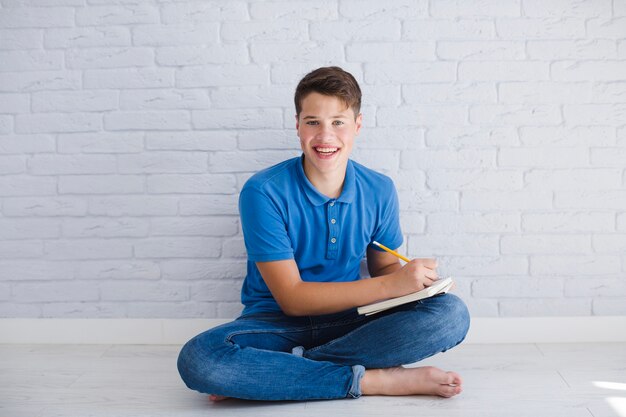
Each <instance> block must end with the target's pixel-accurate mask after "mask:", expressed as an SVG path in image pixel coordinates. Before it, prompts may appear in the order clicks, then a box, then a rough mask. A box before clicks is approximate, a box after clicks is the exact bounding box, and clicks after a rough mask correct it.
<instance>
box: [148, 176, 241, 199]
mask: <svg viewBox="0 0 626 417" xmlns="http://www.w3.org/2000/svg"><path fill="white" fill-rule="evenodd" d="M235 186H236V180H235V177H234V176H233V175H220V174H209V175H207V174H203V175H176V174H172V175H168V174H165V175H150V176H149V177H148V178H147V191H148V193H150V194H234V193H235V192H236V188H235Z"/></svg>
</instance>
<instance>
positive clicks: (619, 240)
mask: <svg viewBox="0 0 626 417" xmlns="http://www.w3.org/2000/svg"><path fill="white" fill-rule="evenodd" d="M592 239H593V249H594V250H595V251H596V252H599V253H617V254H622V253H625V252H626V235H624V234H616V233H613V234H595V235H593V238H592Z"/></svg>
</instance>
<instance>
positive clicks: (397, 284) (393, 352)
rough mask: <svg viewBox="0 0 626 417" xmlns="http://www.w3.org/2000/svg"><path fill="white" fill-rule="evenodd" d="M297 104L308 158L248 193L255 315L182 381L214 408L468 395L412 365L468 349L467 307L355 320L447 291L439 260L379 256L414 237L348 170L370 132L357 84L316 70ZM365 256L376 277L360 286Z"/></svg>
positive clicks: (196, 344) (191, 349) (404, 310)
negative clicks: (433, 288)
mask: <svg viewBox="0 0 626 417" xmlns="http://www.w3.org/2000/svg"><path fill="white" fill-rule="evenodd" d="M295 105H296V129H297V133H298V137H299V138H300V144H301V147H302V152H303V153H302V155H301V156H300V157H298V158H293V159H290V160H287V161H284V162H282V163H280V164H277V165H275V166H272V167H270V168H267V169H265V170H263V171H261V172H259V173H257V174H256V175H254V176H253V177H251V178H250V179H249V180H248V181H247V183H246V184H245V185H244V187H243V189H242V191H241V194H240V202H239V209H240V214H241V221H242V228H243V233H244V240H245V244H246V250H247V253H248V266H247V275H246V278H245V280H244V283H243V287H242V292H241V294H242V302H243V304H244V306H245V308H244V311H243V313H242V315H241V317H239V318H238V319H237V320H235V321H233V322H231V323H227V324H224V325H222V326H219V327H216V328H214V329H211V330H208V331H206V332H204V333H202V334H200V335H198V336H196V337H195V338H193V339H192V340H190V341H189V342H188V343H187V344H186V345H185V346H184V348H183V349H182V351H181V353H180V355H179V360H178V369H179V372H180V374H181V377H182V378H183V380H184V382H185V383H186V384H187V386H188V387H189V388H192V389H195V390H197V391H200V392H203V393H207V394H210V395H211V398H212V399H213V400H219V399H223V398H225V397H237V398H244V399H254V400H310V399H331V398H346V397H350V398H358V397H360V396H361V395H413V394H427V395H440V396H443V397H451V396H454V395H456V394H459V393H460V392H461V389H462V387H461V384H462V381H461V377H460V376H459V375H458V374H456V373H455V372H446V371H443V370H441V369H438V368H434V367H418V368H404V367H402V366H401V365H403V364H408V363H413V362H417V361H420V360H422V359H424V358H427V357H429V356H432V355H434V354H436V353H439V352H442V351H445V350H447V349H450V348H452V347H454V346H456V345H457V344H459V343H460V342H461V341H462V340H463V339H464V337H465V335H466V333H467V330H468V327H469V315H468V312H467V308H466V307H465V305H464V303H463V302H462V301H461V300H460V299H459V298H458V297H456V296H454V295H452V294H445V295H439V296H436V297H432V298H429V299H425V300H421V301H418V302H414V303H410V304H405V305H402V306H399V307H396V308H394V309H391V310H388V311H385V312H383V313H380V314H376V315H373V316H360V315H358V314H357V312H356V307H358V306H361V305H365V304H369V303H372V302H374V301H378V300H381V299H384V298H390V297H397V296H401V295H405V294H408V293H410V292H414V291H417V290H420V289H422V288H424V287H425V286H429V285H431V284H432V283H433V281H434V280H436V279H437V278H438V275H437V263H436V261H435V260H433V259H414V260H412V261H411V262H409V263H407V264H406V265H404V266H402V265H401V264H400V263H399V261H398V259H397V258H396V257H394V256H393V255H391V254H389V253H387V252H384V251H382V250H379V249H378V248H376V247H375V246H373V245H371V242H373V241H374V240H376V241H379V242H381V243H383V244H385V245H386V246H389V247H393V248H397V247H399V246H400V245H401V244H402V239H403V238H402V233H401V230H400V225H399V209H398V199H397V194H396V191H395V187H394V186H393V182H392V181H391V179H390V178H388V177H386V176H384V175H382V174H379V173H377V172H375V171H372V170H370V169H368V168H366V167H364V166H362V165H360V164H358V163H356V162H354V161H352V160H350V159H349V156H350V153H351V151H352V147H353V144H354V140H355V138H356V136H357V135H358V134H359V132H360V130H361V126H362V115H361V113H360V106H361V90H360V88H359V86H358V83H357V82H356V80H355V79H354V77H353V76H352V75H351V74H349V73H347V72H345V71H343V70H342V69H341V68H338V67H324V68H319V69H317V70H315V71H313V72H311V73H309V74H307V75H306V76H305V77H304V78H303V79H302V80H301V81H300V83H299V84H298V87H297V89H296V94H295ZM364 257H366V259H367V266H368V270H369V273H370V275H371V277H372V278H368V279H361V277H360V273H359V271H360V262H361V260H362V259H363V258H364Z"/></svg>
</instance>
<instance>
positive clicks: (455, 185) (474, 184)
mask: <svg viewBox="0 0 626 417" xmlns="http://www.w3.org/2000/svg"><path fill="white" fill-rule="evenodd" d="M427 185H428V188H431V189H437V190H513V189H521V188H522V187H523V180H522V172H520V171H516V170H505V169H499V170H497V171H496V170H484V169H483V170H476V169H474V170H471V169H463V170H460V169H445V170H443V169H435V170H429V171H428V179H427Z"/></svg>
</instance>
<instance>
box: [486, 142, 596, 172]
mask: <svg viewBox="0 0 626 417" xmlns="http://www.w3.org/2000/svg"><path fill="white" fill-rule="evenodd" d="M588 165H589V150H588V149H587V148H583V147H581V148H539V147H538V148H502V149H499V150H498V166H500V167H529V168H530V167H533V168H534V167H540V168H552V169H554V168H580V167H586V166H588Z"/></svg>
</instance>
